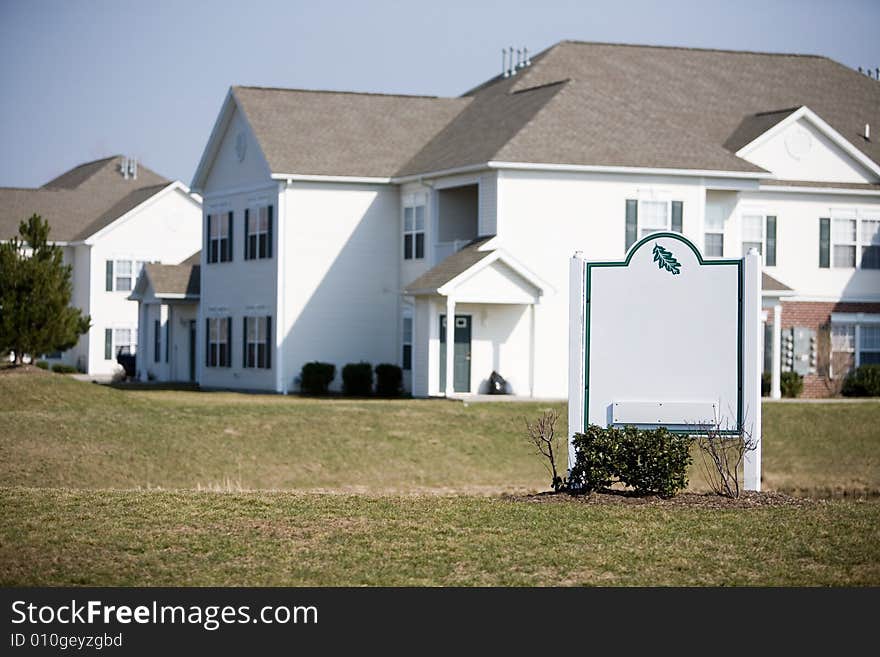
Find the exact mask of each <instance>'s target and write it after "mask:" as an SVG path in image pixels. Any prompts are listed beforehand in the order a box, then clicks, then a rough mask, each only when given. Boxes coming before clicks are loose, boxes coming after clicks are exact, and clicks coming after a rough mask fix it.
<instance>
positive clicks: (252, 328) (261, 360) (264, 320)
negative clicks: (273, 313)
mask: <svg viewBox="0 0 880 657" xmlns="http://www.w3.org/2000/svg"><path fill="white" fill-rule="evenodd" d="M271 342H272V318H271V317H245V318H244V356H243V360H244V363H243V365H244V366H245V367H257V368H262V369H268V368H270V367H271V366H272V359H271V353H272V352H271Z"/></svg>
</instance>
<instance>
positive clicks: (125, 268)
mask: <svg viewBox="0 0 880 657" xmlns="http://www.w3.org/2000/svg"><path fill="white" fill-rule="evenodd" d="M143 267H144V263H143V261H141V260H107V262H106V280H105V286H104V289H105V290H106V291H107V292H131V291H132V290H133V289H134V284H135V282H136V281H137V279H138V276H140V273H141V269H143Z"/></svg>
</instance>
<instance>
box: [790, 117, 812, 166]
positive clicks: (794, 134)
mask: <svg viewBox="0 0 880 657" xmlns="http://www.w3.org/2000/svg"><path fill="white" fill-rule="evenodd" d="M812 146H813V137H812V136H811V135H810V133H809V132H808V131H807V130H806V129H805V128H804V127H803V126H799V125H793V126H791V127H790V128H789V129H788V131H787V132H786V133H785V150H787V151H788V154H789V155H791V156H792V157H793V158H794V159H795V160H801V159H803V158H804V157H806V156H807V155H808V154H809V152H810V148H812Z"/></svg>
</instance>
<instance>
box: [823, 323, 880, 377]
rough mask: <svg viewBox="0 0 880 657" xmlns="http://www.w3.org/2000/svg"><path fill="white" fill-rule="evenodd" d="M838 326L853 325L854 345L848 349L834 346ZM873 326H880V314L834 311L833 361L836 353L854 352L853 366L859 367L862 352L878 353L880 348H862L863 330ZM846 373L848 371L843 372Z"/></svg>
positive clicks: (832, 324)
mask: <svg viewBox="0 0 880 657" xmlns="http://www.w3.org/2000/svg"><path fill="white" fill-rule="evenodd" d="M838 326H846V327H853V329H854V330H853V339H852V346H851V347H850V348H846V349H835V348H834V346H835V345H834V328H835V327H838ZM867 327H871V328H880V314H872V313H833V314H832V315H831V336H832V337H831V354H832V361H833V360H834V359H833V355H834V353H852V354H854V358H853V367H859V366H860V365H861V364H862V352H870V353H878V352H880V348H878V349H873V348H872V349H863V348H862V331H863V329H865V328H867ZM843 374H846V372H843Z"/></svg>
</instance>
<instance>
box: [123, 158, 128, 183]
mask: <svg viewBox="0 0 880 657" xmlns="http://www.w3.org/2000/svg"><path fill="white" fill-rule="evenodd" d="M122 178H123V179H124V180H128V158H127V157H124V158H122Z"/></svg>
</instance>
